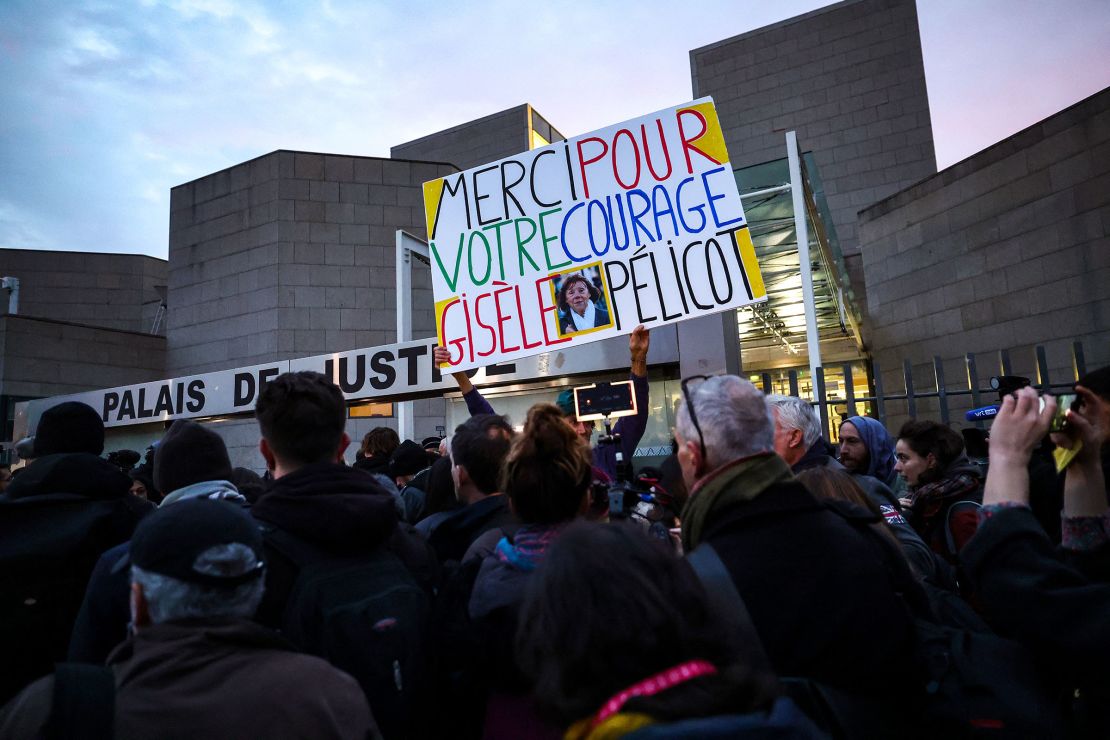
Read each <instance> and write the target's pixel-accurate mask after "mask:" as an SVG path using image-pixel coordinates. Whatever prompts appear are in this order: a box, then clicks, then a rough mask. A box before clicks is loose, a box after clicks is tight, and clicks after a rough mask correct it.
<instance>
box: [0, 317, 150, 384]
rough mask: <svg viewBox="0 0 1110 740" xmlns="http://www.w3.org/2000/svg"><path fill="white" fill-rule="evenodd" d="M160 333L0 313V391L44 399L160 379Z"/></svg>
mask: <svg viewBox="0 0 1110 740" xmlns="http://www.w3.org/2000/svg"><path fill="white" fill-rule="evenodd" d="M165 352H166V339H165V337H161V336H155V335H151V334H144V333H139V332H128V331H118V330H111V329H100V328H96V327H91V326H84V325H80V324H70V323H66V322H61V321H54V320H47V319H36V318H31V317H27V316H0V378H2V379H3V380H2V381H0V394H3V395H10V396H30V397H45V396H56V395H61V394H65V393H79V392H81V391H88V390H93V389H96V388H111V387H112V386H117V385H130V384H131V383H145V382H147V381H150V380H157V379H159V378H161V377H163V368H164V366H165Z"/></svg>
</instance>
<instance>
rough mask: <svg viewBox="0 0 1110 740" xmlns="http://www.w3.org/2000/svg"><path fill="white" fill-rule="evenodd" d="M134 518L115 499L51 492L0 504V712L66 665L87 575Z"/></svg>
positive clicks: (135, 512) (121, 538)
mask: <svg viewBox="0 0 1110 740" xmlns="http://www.w3.org/2000/svg"><path fill="white" fill-rule="evenodd" d="M129 498H134V497H129ZM134 500H135V501H136V502H137V501H139V499H137V498H135V499H134ZM144 505H145V504H144ZM139 519H140V510H139V509H136V508H133V507H132V506H131V505H130V502H128V501H125V500H118V499H106V500H95V499H88V498H85V497H81V496H76V495H72V494H65V493H57V494H46V495H40V496H33V497H28V498H23V499H17V500H7V501H3V502H2V505H0V625H2V626H3V628H2V629H0V665H2V666H3V667H2V669H0V705H3V704H4V703H5V702H6V701H7V700H8V699H10V698H11V697H12V696H14V695H15V694H16V693H17V692H19V691H20V690H21V689H22V688H23V687H24V686H26V685H27V683H29V682H30V681H32V680H34V679H36V678H38V677H40V676H43V675H45V674H47V673H49V672H50V670H51V668H52V667H53V665H54V663H55V662H56V661H61V660H65V657H66V649H67V646H68V645H69V639H70V633H71V632H72V631H73V624H74V621H75V620H76V618H77V614H78V611H79V610H80V608H81V601H82V599H83V598H84V596H85V589H86V587H87V586H88V582H89V574H90V573H91V572H92V570H93V567H94V566H95V565H96V562H97V560H98V559H99V558H100V555H101V554H102V553H103V552H104V551H105V550H107V549H109V548H111V547H114V546H115V545H118V544H120V543H121V542H126V541H127V540H128V539H129V538H130V537H131V532H132V531H133V530H134V528H135V525H136V523H137V522H138V521H139Z"/></svg>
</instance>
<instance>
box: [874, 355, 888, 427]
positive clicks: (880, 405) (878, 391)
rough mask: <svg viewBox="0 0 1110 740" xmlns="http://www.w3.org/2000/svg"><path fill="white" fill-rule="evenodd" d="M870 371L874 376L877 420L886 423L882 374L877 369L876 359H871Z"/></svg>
mask: <svg viewBox="0 0 1110 740" xmlns="http://www.w3.org/2000/svg"><path fill="white" fill-rule="evenodd" d="M871 373H872V376H873V377H874V378H875V413H877V414H878V416H879V421H881V422H882V423H883V424H884V425H885V424H886V399H885V398H883V374H882V372H881V371H880V370H879V362H878V360H872V361H871Z"/></svg>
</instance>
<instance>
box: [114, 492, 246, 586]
mask: <svg viewBox="0 0 1110 740" xmlns="http://www.w3.org/2000/svg"><path fill="white" fill-rule="evenodd" d="M230 544H242V545H246V546H247V547H249V548H251V550H253V551H254V554H255V557H256V558H258V563H257V565H256V566H255V567H254V568H251V569H250V570H248V571H247V572H245V573H228V574H214V573H202V572H200V571H198V570H197V569H196V568H195V564H196V561H197V558H198V557H200V555H201V554H202V553H204V552H205V551H206V550H208V549H210V548H212V547H216V546H217V545H230ZM130 560H131V563H132V564H133V565H137V566H139V567H140V568H142V569H143V570H145V571H148V572H150V573H157V574H159V575H163V576H169V577H170V578H176V579H177V580H179V581H186V582H188V583H196V584H200V585H205V586H218V587H234V586H238V585H240V584H243V583H246V582H247V581H251V580H254V579H255V578H258V577H260V576H261V575H262V572H263V570H264V569H265V566H264V564H263V560H264V556H263V549H262V533H261V532H260V531H259V529H258V523H257V522H255V520H254V519H253V518H252V517H251V516H250V515H249V514H247V513H246V512H245V511H244V510H243V509H242V508H241V507H240V506H239V505H238V504H235V503H232V502H229V501H213V500H211V499H204V498H199V499H189V500H187V501H179V502H177V503H174V504H171V505H169V506H166V507H163V508H160V509H158V510H157V511H155V512H154V513H153V514H151V515H150V516H148V517H146V518H145V519H143V521H142V522H140V523H139V526H138V527H137V528H136V529H135V536H134V537H132V538H131V557H130Z"/></svg>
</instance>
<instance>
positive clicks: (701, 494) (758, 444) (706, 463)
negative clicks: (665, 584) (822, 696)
mask: <svg viewBox="0 0 1110 740" xmlns="http://www.w3.org/2000/svg"><path fill="white" fill-rule="evenodd" d="M682 392H683V397H684V402H683V404H682V406H681V407H680V408H679V410H678V415H677V418H676V424H675V439H676V441H677V443H678V462H679V465H680V466H681V467H682V473H683V478H684V479H685V480H686V484H687V486H688V488H689V491H690V498H689V500H688V502H687V503H686V506H685V507H684V508H683V511H682V544H683V548H684V549H685V551H686V552H687V553H691V552H693V551H694V550H695V549H696V548H697V547H698V546H699V545H702V544H703V543H704V544H709V545H710V546H711V547H712V549H713V551H715V553H716V554H717V556H719V558H720V560H721V562H722V563H723V564H724V566H725V569H726V570H727V571H728V576H729V577H730V578H731V580H732V582H733V584H734V585H735V586H736V590H737V592H738V593H739V595H740V597H741V598H742V599H743V600H744V602H745V604H746V605H747V608H748V611H749V612H750V614H751V619H752V622H753V624H754V625H755V628H756V630H757V631H758V633H759V637H760V638H761V640H762V642H763V644H764V647H765V648H766V651H767V655H768V657H769V658H770V661H771V664H772V667H773V668H774V669H775V671H776V672H777V673H778V674H779V675H782V676H801V677H807V678H812V679H816V680H819V681H822V682H825V683H828V684H830V685H832V686H836V687H838V688H842V689H844V690H845V691H851V692H857V693H860V694H864V695H868V696H880V695H882V696H885V695H887V694H889V693H891V692H892V691H893V687H896V686H904V685H906V682H907V681H909V680H911V678H910V675H909V672H910V670H911V668H910V667H911V665H912V661H911V658H910V651H911V645H912V626H911V624H910V621H909V616H908V615H907V613H906V611H905V608H904V606H903V604H902V601H901V599H900V598H899V597H898V595H897V594H896V593H895V592H894V589H893V587H892V584H891V580H890V577H889V575H888V570H887V568H888V567H898V566H899V564H898V563H896V562H893V561H888V560H887V559H886V558H885V556H884V555H883V553H882V552H881V550H879V549H877V548H876V546H875V543H874V542H873V541H872V540H871V539H870V537H869V536H868V535H867V534H866V533H865V532H864V531H861V528H860V527H858V526H856V525H853V524H852V523H850V522H849V520H848V519H847V518H845V517H844V516H841V515H840V514H838V513H835V512H834V511H833V510H831V509H830V508H828V507H827V506H825V505H824V504H823V503H822V502H819V501H817V499H815V498H814V497H813V495H812V494H810V493H809V491H807V490H806V489H805V487H804V486H802V485H801V484H800V483H799V482H798V481H797V480H796V479H795V478H794V475H793V473H792V472H791V471H790V467H789V466H788V465H787V464H786V463H785V462H784V461H783V459H782V458H780V457H779V456H778V455H776V454H775V451H774V436H775V433H774V432H775V425H774V421H773V419H772V414H771V411H770V409H769V408H768V406H767V403H766V401H765V399H764V397H763V394H762V393H760V392H759V391H758V390H757V389H756V388H755V386H753V385H752V384H751V383H749V382H748V381H746V380H742V379H740V378H738V377H736V376H732V375H725V376H719V377H713V378H708V379H704V380H702V379H691V378H687V379H686V380H683V381H682ZM901 567H902V568H903V569H904V568H905V565H904V564H901Z"/></svg>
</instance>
